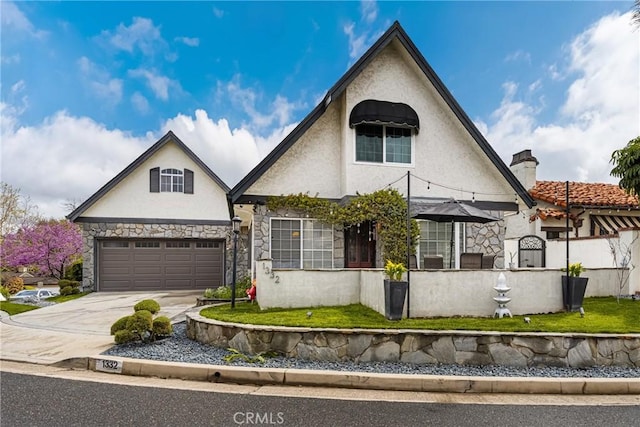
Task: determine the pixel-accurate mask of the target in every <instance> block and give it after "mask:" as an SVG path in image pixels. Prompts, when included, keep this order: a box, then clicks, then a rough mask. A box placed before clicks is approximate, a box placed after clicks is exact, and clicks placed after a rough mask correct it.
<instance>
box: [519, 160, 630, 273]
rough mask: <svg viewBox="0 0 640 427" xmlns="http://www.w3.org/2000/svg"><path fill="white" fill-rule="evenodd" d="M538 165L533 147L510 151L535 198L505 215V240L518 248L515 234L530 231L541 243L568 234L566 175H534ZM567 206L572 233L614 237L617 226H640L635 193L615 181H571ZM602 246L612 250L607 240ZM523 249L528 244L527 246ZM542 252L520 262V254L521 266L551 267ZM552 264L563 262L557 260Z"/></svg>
mask: <svg viewBox="0 0 640 427" xmlns="http://www.w3.org/2000/svg"><path fill="white" fill-rule="evenodd" d="M537 165H538V160H537V159H536V158H535V157H534V156H533V155H532V153H531V150H523V151H521V152H519V153H516V154H514V156H513V161H512V162H511V169H512V171H513V172H514V174H515V175H516V176H517V177H518V178H519V179H520V180H521V181H522V184H523V185H524V187H525V188H527V190H528V191H529V194H530V195H531V197H533V198H534V199H535V200H536V206H535V208H533V209H531V210H525V211H523V212H521V213H520V214H519V215H515V216H514V215H512V216H509V217H507V218H506V223H507V239H510V240H512V242H509V243H508V244H507V246H508V247H509V248H512V249H511V250H512V251H516V250H517V251H518V252H522V249H523V248H522V247H520V248H518V249H516V245H517V243H516V240H517V241H520V240H521V239H523V238H525V239H528V238H529V237H531V236H535V237H536V238H537V239H538V241H539V242H540V243H542V245H543V246H544V245H545V244H546V242H549V241H557V240H565V239H566V232H567V200H566V195H567V191H566V186H567V184H566V181H540V180H537V176H536V167H537ZM569 206H570V209H569V212H568V217H569V226H568V231H569V237H570V239H580V238H598V237H613V236H616V235H617V234H618V232H619V231H620V230H625V229H630V228H640V204H639V203H638V198H637V197H635V196H630V195H629V194H627V193H626V192H625V191H624V190H622V189H621V188H620V187H619V186H618V185H615V184H604V183H586V182H569ZM535 241H536V239H528V243H532V242H535ZM604 250H605V251H607V252H610V250H609V247H608V246H606V245H605V246H604ZM525 251H528V249H526V248H525ZM543 254H544V252H540V253H539V255H535V256H532V257H528V262H524V258H523V257H522V256H519V258H520V263H519V264H520V265H519V266H520V267H549V263H548V262H547V260H546V259H545V257H544V256H543ZM519 255H521V254H519ZM584 255H585V256H586V255H587V254H584ZM589 255H591V257H592V258H600V259H604V258H606V259H608V258H609V257H610V254H609V253H601V254H599V255H597V254H589ZM564 258H565V257H563V259H564ZM553 264H556V265H557V264H560V265H562V263H559V262H557V261H556V262H554V263H553ZM605 265H608V266H611V265H610V264H606V263H605Z"/></svg>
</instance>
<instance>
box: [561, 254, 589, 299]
mask: <svg viewBox="0 0 640 427" xmlns="http://www.w3.org/2000/svg"><path fill="white" fill-rule="evenodd" d="M585 270H586V269H585V268H584V267H583V266H582V263H580V262H575V263H573V264H570V265H569V270H568V275H566V274H565V275H564V276H562V303H563V305H564V307H565V309H566V310H567V311H578V310H580V308H581V307H582V302H583V300H584V293H585V291H586V290H587V282H588V281H589V278H588V277H580V275H581V274H582V273H583V272H584V271H585ZM562 271H565V272H567V269H566V268H563V269H562Z"/></svg>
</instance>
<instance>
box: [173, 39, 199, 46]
mask: <svg viewBox="0 0 640 427" xmlns="http://www.w3.org/2000/svg"><path fill="white" fill-rule="evenodd" d="M175 41H177V42H180V43H184V44H186V45H187V46H191V47H196V46H199V45H200V39H199V38H197V37H176V38H175Z"/></svg>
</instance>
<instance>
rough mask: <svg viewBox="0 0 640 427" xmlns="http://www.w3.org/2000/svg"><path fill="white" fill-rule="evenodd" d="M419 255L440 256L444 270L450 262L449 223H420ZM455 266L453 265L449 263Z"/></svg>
mask: <svg viewBox="0 0 640 427" xmlns="http://www.w3.org/2000/svg"><path fill="white" fill-rule="evenodd" d="M420 255H422V256H424V255H441V256H442V259H443V264H444V268H449V262H450V260H451V223H450V222H434V221H420ZM451 265H455V263H451Z"/></svg>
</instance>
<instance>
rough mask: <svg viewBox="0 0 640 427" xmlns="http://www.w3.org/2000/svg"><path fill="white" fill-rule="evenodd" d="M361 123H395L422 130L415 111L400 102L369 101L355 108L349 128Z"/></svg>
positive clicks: (352, 111)
mask: <svg viewBox="0 0 640 427" xmlns="http://www.w3.org/2000/svg"><path fill="white" fill-rule="evenodd" d="M360 123H393V124H396V125H405V126H411V127H414V128H416V130H417V129H420V120H418V114H416V112H415V110H414V109H413V108H411V107H409V106H408V105H407V104H403V103H400V102H388V101H377V100H375V99H367V100H366V101H362V102H360V103H359V104H358V105H356V106H355V107H353V110H351V115H350V116H349V126H351V127H353V126H355V125H359V124H360Z"/></svg>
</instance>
